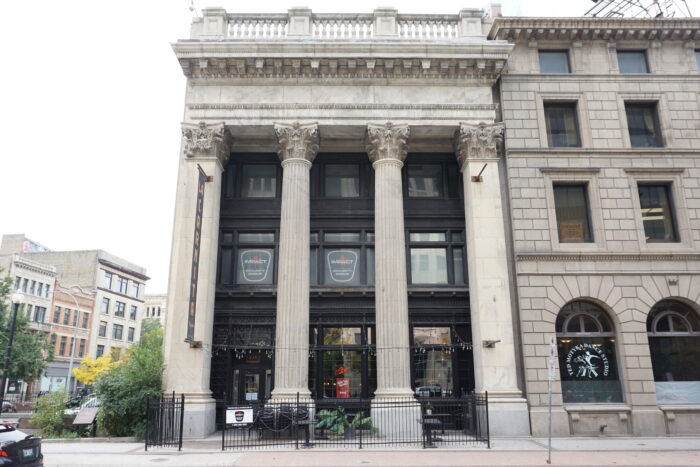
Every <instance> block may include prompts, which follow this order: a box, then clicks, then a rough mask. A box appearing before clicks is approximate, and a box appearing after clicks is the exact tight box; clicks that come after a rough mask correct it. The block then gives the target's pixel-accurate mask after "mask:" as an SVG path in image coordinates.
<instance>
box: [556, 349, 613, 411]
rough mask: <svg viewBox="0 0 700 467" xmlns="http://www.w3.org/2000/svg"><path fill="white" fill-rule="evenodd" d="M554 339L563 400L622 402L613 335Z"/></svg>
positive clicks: (568, 401) (575, 401) (566, 401)
mask: <svg viewBox="0 0 700 467" xmlns="http://www.w3.org/2000/svg"><path fill="white" fill-rule="evenodd" d="M557 341H558V347H559V349H558V350H559V370H560V374H561V390H562V397H563V399H564V402H565V403H595V402H622V390H621V387H620V380H619V377H618V374H617V357H616V354H615V340H614V339H613V338H607V337H559V338H558V339H557Z"/></svg>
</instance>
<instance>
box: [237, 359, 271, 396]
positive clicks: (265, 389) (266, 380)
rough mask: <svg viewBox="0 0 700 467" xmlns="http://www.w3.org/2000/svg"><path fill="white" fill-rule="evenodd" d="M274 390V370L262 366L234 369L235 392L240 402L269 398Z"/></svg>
mask: <svg viewBox="0 0 700 467" xmlns="http://www.w3.org/2000/svg"><path fill="white" fill-rule="evenodd" d="M271 390H272V370H270V369H266V368H260V367H253V368H241V369H236V370H234V375H233V394H234V396H235V397H234V401H235V402H237V403H238V404H246V403H251V402H258V401H264V400H266V399H269V397H270V391H271Z"/></svg>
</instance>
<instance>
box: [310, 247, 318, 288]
mask: <svg viewBox="0 0 700 467" xmlns="http://www.w3.org/2000/svg"><path fill="white" fill-rule="evenodd" d="M309 284H310V285H318V248H312V249H311V251H310V252H309Z"/></svg>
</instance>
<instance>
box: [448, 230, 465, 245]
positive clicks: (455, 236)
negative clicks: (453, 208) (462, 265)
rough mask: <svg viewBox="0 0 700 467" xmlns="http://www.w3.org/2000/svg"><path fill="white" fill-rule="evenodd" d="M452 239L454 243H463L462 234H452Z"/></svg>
mask: <svg viewBox="0 0 700 467" xmlns="http://www.w3.org/2000/svg"><path fill="white" fill-rule="evenodd" d="M450 238H452V242H456V243H459V242H461V241H462V232H452V235H451V237H450Z"/></svg>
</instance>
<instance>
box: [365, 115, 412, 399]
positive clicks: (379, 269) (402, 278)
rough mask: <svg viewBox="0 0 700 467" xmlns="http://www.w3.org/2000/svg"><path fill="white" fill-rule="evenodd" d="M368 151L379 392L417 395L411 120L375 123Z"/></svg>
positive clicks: (391, 394)
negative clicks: (410, 262) (407, 193)
mask: <svg viewBox="0 0 700 467" xmlns="http://www.w3.org/2000/svg"><path fill="white" fill-rule="evenodd" d="M367 131H368V141H369V144H368V148H367V149H368V153H369V157H370V160H371V161H372V167H373V168H374V231H375V246H374V248H375V305H376V310H375V320H376V338H377V340H376V346H377V390H376V393H375V395H376V397H405V396H412V395H413V391H412V390H411V381H410V375H411V360H410V358H411V354H410V349H409V341H408V337H409V336H408V334H409V333H408V296H407V288H406V287H407V286H406V284H407V281H406V241H405V232H404V219H403V189H402V182H401V168H402V167H403V160H404V159H405V158H406V140H407V138H408V134H409V128H408V126H406V125H401V126H394V125H392V124H391V123H388V124H386V125H379V126H375V125H370V126H369V127H368V130H367Z"/></svg>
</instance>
